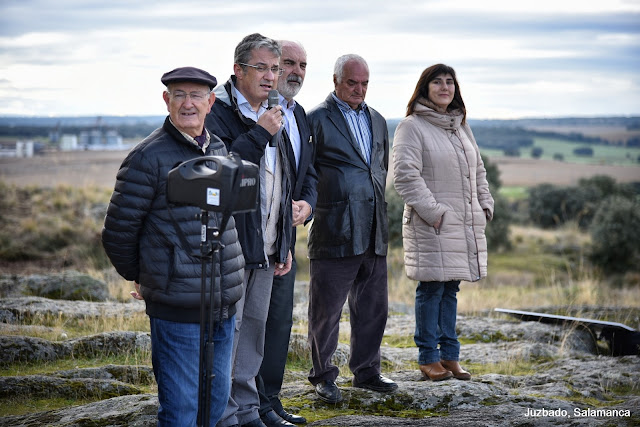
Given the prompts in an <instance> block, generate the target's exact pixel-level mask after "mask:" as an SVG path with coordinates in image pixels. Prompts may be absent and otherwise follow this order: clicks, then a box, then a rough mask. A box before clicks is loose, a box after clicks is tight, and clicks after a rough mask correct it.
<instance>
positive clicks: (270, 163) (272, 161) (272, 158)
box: [233, 86, 277, 173]
mask: <svg viewBox="0 0 640 427" xmlns="http://www.w3.org/2000/svg"><path fill="white" fill-rule="evenodd" d="M233 93H234V95H235V97H236V102H237V103H238V109H239V110H240V112H241V113H242V115H243V116H245V117H246V118H248V119H251V120H253V121H254V122H257V121H258V119H259V118H260V116H262V115H263V114H264V112H265V111H267V106H268V105H267V101H266V100H265V101H264V102H263V103H262V104H260V107H258V111H254V110H253V108H252V107H251V104H249V101H247V98H245V97H244V95H242V94H241V93H240V91H239V90H238V89H236V87H235V86H233ZM264 155H265V163H266V166H267V167H268V168H269V170H270V171H271V172H272V173H274V172H275V170H276V157H277V147H271V146H270V145H269V144H267V147H266V148H265V150H264Z"/></svg>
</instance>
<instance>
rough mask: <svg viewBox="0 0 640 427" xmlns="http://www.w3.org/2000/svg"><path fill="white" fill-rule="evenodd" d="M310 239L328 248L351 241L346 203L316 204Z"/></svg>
mask: <svg viewBox="0 0 640 427" xmlns="http://www.w3.org/2000/svg"><path fill="white" fill-rule="evenodd" d="M311 237H312V238H313V240H314V241H316V242H318V243H320V244H326V245H328V246H337V245H342V244H344V243H347V242H348V241H350V239H351V219H350V208H349V202H348V201H342V202H335V203H328V204H318V205H316V211H315V215H314V219H313V226H312V229H311Z"/></svg>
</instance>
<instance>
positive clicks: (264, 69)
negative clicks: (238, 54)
mask: <svg viewBox="0 0 640 427" xmlns="http://www.w3.org/2000/svg"><path fill="white" fill-rule="evenodd" d="M238 65H244V66H245V67H251V68H255V69H256V71H257V72H259V73H266V72H267V70H271V72H272V73H273V74H275V75H277V76H281V75H282V73H284V68H280V67H278V66H277V65H274V66H273V67H271V68H269V67H267V66H266V65H264V64H258V65H251V64H245V63H244V62H238Z"/></svg>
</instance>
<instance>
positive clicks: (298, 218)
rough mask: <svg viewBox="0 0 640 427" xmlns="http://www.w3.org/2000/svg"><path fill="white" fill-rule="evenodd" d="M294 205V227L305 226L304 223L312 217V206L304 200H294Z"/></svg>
mask: <svg viewBox="0 0 640 427" xmlns="http://www.w3.org/2000/svg"><path fill="white" fill-rule="evenodd" d="M292 203H293V226H294V227H296V226H298V225H301V224H304V221H305V220H306V219H307V218H309V215H311V205H310V204H309V203H307V202H306V201H304V200H292Z"/></svg>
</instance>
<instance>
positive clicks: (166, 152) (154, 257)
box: [102, 67, 244, 426]
mask: <svg viewBox="0 0 640 427" xmlns="http://www.w3.org/2000/svg"><path fill="white" fill-rule="evenodd" d="M161 81H162V83H164V84H165V85H166V91H165V92H164V94H163V98H164V101H165V103H166V104H167V110H168V111H169V116H168V117H167V118H166V120H165V122H164V124H163V125H162V127H160V128H158V129H156V130H155V131H153V133H151V135H149V136H148V137H146V138H145V139H144V140H143V141H142V142H140V143H139V144H138V145H137V146H136V147H135V148H134V149H133V150H132V151H131V153H129V155H128V156H127V158H126V159H125V160H124V162H123V163H122V166H121V167H120V170H119V171H118V175H117V180H116V185H115V190H114V192H113V195H112V196H111V202H110V203H109V207H108V210H107V216H106V218H105V222H104V228H103V230H102V243H103V245H104V248H105V251H106V253H107V255H108V256H109V259H110V260H111V262H112V263H113V265H114V267H115V268H116V270H117V271H118V273H120V274H121V275H122V276H123V277H124V278H125V279H127V280H131V281H133V282H134V284H135V291H133V292H131V294H132V296H133V297H134V298H137V299H144V301H145V304H146V312H147V315H148V316H149V322H150V325H151V348H152V362H153V372H154V374H155V378H156V382H157V383H158V401H159V404H160V406H159V409H158V426H178V425H180V426H190V425H195V423H196V417H197V413H198V385H199V374H198V371H199V367H200V360H199V354H200V305H201V304H200V301H201V292H200V287H201V280H202V263H201V260H200V259H199V258H198V257H197V256H194V254H198V253H199V245H200V228H201V224H200V221H198V220H197V219H196V216H197V214H198V213H200V210H199V209H198V208H197V207H191V206H174V207H172V208H171V211H169V210H168V202H167V194H166V191H167V174H168V172H169V171H170V170H171V169H172V168H173V167H174V166H176V165H177V164H179V163H181V162H183V161H186V160H190V159H194V158H198V157H200V156H211V155H221V156H224V155H226V154H227V151H226V148H225V145H224V143H223V142H222V141H221V140H220V139H219V138H218V137H216V136H215V135H213V134H210V133H209V132H208V131H207V129H206V128H205V127H204V120H205V117H206V115H207V113H209V111H210V110H211V105H212V104H213V102H214V100H215V95H214V94H213V93H212V92H211V90H212V89H213V88H214V87H215V86H216V79H215V77H213V76H212V75H210V74H209V73H207V72H206V71H203V70H200V69H197V68H193V67H184V68H178V69H175V70H172V71H170V72H168V73H165V74H164V75H163V76H162V79H161ZM220 220H221V215H220V214H213V215H210V216H209V221H210V223H211V224H210V225H211V226H212V227H213V226H217V225H218V224H219V223H220ZM180 235H182V238H180ZM220 240H221V243H222V245H223V249H222V250H221V251H220V259H221V260H222V265H221V268H219V269H218V268H217V266H216V268H215V270H214V271H212V270H211V266H210V265H208V266H207V267H206V268H207V270H206V276H207V279H206V280H207V283H210V278H211V275H212V274H215V275H216V282H218V283H220V286H221V287H222V289H221V299H218V298H216V299H215V303H214V308H213V310H212V315H213V318H214V319H215V320H216V323H215V326H214V328H215V330H214V335H213V343H214V348H215V351H214V360H213V373H214V374H215V378H214V379H213V381H212V387H211V390H212V392H211V412H210V418H209V423H210V425H211V426H214V425H215V424H216V423H217V422H218V420H219V418H220V416H221V415H222V413H223V411H224V409H225V407H226V405H227V400H228V398H229V390H230V387H231V352H232V348H233V334H234V329H235V312H236V307H235V305H236V302H237V301H238V300H239V299H240V298H241V297H242V294H243V291H242V280H243V277H244V258H243V256H242V248H241V247H240V244H239V242H238V235H237V232H236V228H235V222H234V219H233V218H231V219H230V220H229V222H228V224H227V227H226V229H225V230H224V231H223V232H222V234H221V236H220ZM183 242H184V244H183ZM185 246H188V247H185ZM207 300H208V298H207Z"/></svg>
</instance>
